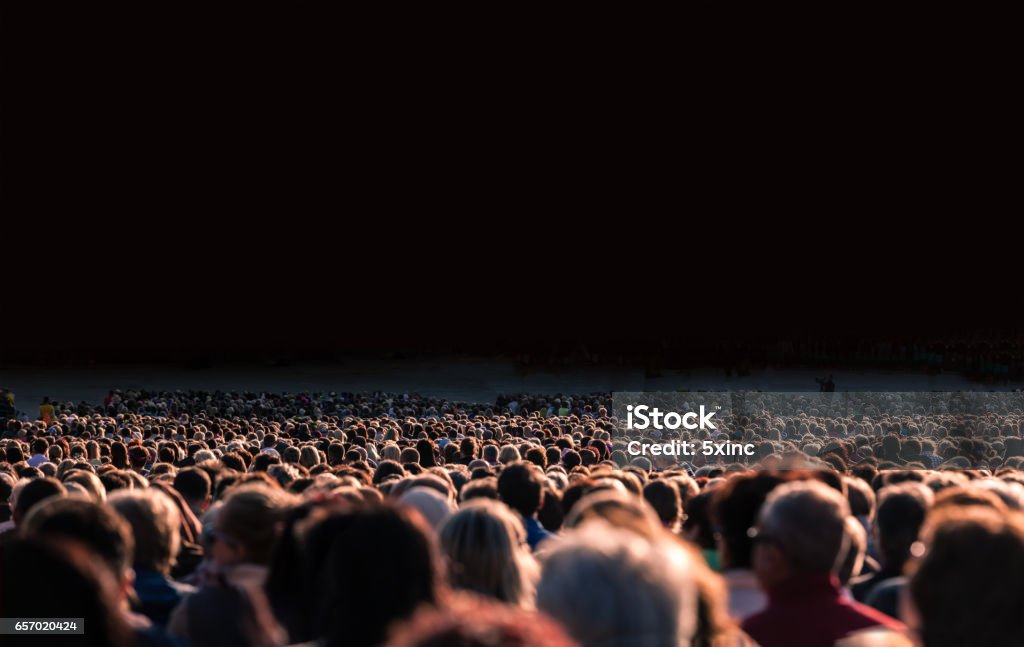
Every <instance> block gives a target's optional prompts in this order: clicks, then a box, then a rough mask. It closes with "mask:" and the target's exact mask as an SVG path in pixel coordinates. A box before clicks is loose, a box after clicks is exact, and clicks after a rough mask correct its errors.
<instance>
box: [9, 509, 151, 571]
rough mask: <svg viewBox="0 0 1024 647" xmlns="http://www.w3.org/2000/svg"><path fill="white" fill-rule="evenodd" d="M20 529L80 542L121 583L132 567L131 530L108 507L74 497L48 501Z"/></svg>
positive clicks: (33, 511)
mask: <svg viewBox="0 0 1024 647" xmlns="http://www.w3.org/2000/svg"><path fill="white" fill-rule="evenodd" d="M20 529H21V532H22V533H24V534H25V535H36V536H44V537H53V538H60V539H70V540H74V541H78V542H81V543H82V544H84V545H85V546H86V547H88V548H89V549H90V550H92V551H93V552H94V553H96V554H97V555H98V556H100V557H101V558H102V559H103V561H104V562H105V563H106V564H107V566H108V567H109V568H110V571H111V573H113V574H114V576H115V577H116V578H117V580H118V581H121V580H123V579H124V578H126V577H127V574H128V570H129V569H130V568H131V565H132V554H133V550H134V541H133V540H132V535H131V529H130V528H129V526H128V524H127V523H126V522H125V520H124V519H123V518H122V517H121V516H120V515H118V514H117V513H116V512H114V510H113V509H111V508H110V506H108V505H106V504H102V503H93V502H92V501H88V500H85V499H80V498H71V497H67V498H54V499H49V500H47V501H44V502H43V503H40V504H39V505H38V506H36V507H35V508H33V509H32V512H31V513H30V514H29V515H28V516H27V517H25V520H24V523H23V524H22V525H21V526H20Z"/></svg>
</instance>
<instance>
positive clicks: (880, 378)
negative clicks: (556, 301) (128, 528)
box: [0, 359, 1024, 413]
mask: <svg viewBox="0 0 1024 647" xmlns="http://www.w3.org/2000/svg"><path fill="white" fill-rule="evenodd" d="M825 373H826V371H824V370H821V369H818V370H812V369H787V370H766V371H759V372H755V373H753V374H752V375H750V376H747V377H743V378H737V377H733V378H726V377H725V375H724V373H723V372H722V371H721V369H707V370H694V371H685V372H683V371H667V372H665V374H664V375H663V376H661V377H658V378H649V377H645V376H644V372H643V370H642V369H639V368H614V369H608V368H600V369H597V368H587V367H584V368H569V369H558V370H538V369H534V370H530V371H524V370H522V369H521V368H519V367H517V366H516V365H515V364H513V363H510V362H501V361H495V360H492V359H479V360H473V359H458V360H448V361H424V360H411V361H397V360H393V361H385V362H381V361H347V362H344V363H336V364H306V365H296V366H290V367H272V366H255V367H254V366H246V367H230V366H223V367H214V368H208V369H198V370H188V369H179V368H169V367H166V366H161V367H145V366H101V367H79V368H70V369H59V370H57V369H47V368H40V367H32V368H23V369H18V368H0V386H6V387H9V388H11V389H13V390H14V393H15V394H16V396H17V403H18V408H19V409H21V410H23V411H29V412H31V413H34V412H35V407H36V406H37V405H38V403H39V402H40V401H41V400H42V398H43V396H50V397H51V398H57V399H60V400H62V401H67V400H73V401H76V402H77V401H79V400H87V401H90V402H98V401H100V400H102V399H103V397H104V396H105V395H106V393H107V391H108V390H109V389H111V388H149V389H161V390H163V389H168V390H174V389H203V390H214V389H222V390H253V391H261V390H268V391H289V392H298V391H374V390H385V391H396V392H403V391H418V392H420V393H422V394H425V395H433V396H436V397H445V398H450V399H453V400H462V401H470V402H493V401H494V398H495V396H496V395H497V394H499V393H508V392H524V391H526V392H534V393H590V392H595V391H675V390H677V389H687V388H689V389H706V390H719V391H728V390H749V389H760V390H764V391H817V390H818V386H817V384H816V383H815V381H814V378H815V377H816V376H819V375H824V374H825ZM831 373H832V374H833V376H834V379H835V383H836V387H837V389H838V390H840V391H959V390H990V389H991V388H992V387H988V386H984V385H979V384H976V383H973V382H970V381H968V380H966V379H964V378H963V377H961V376H958V375H939V376H928V375H926V374H924V373H923V372H922V373H917V372H898V371H893V372H889V371H858V372H854V371H839V370H836V371H831ZM1001 388H1002V389H1006V388H1024V384H1011V385H1008V386H1006V387H1001Z"/></svg>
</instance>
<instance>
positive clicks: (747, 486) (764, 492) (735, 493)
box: [710, 472, 783, 568]
mask: <svg viewBox="0 0 1024 647" xmlns="http://www.w3.org/2000/svg"><path fill="white" fill-rule="evenodd" d="M782 482H783V478H782V477H781V476H779V475H778V474H772V473H767V472H760V473H754V474H739V475H736V476H733V477H731V478H729V479H728V480H726V482H725V484H724V485H722V487H719V488H718V489H716V490H715V491H714V494H713V495H712V499H711V509H710V514H711V519H712V520H713V523H714V525H715V526H717V527H718V539H719V541H718V543H719V548H720V550H721V559H722V565H723V566H725V567H726V568H750V566H751V549H752V548H753V543H752V539H751V536H750V532H749V531H750V529H751V528H752V527H753V526H754V525H755V524H756V522H757V515H758V513H759V512H760V511H761V506H762V505H764V501H765V499H766V498H767V497H768V494H769V493H770V492H771V491H772V490H774V489H775V488H776V487H778V486H779V485H780V484H781V483H782Z"/></svg>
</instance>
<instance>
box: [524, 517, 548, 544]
mask: <svg viewBox="0 0 1024 647" xmlns="http://www.w3.org/2000/svg"><path fill="white" fill-rule="evenodd" d="M523 525H524V526H526V543H528V544H530V550H533V551H535V550H537V546H538V545H539V544H540V543H541V542H542V541H544V540H545V539H547V538H549V537H551V533H550V532H548V531H547V530H545V529H544V526H542V525H541V524H540V522H539V521H537V519H536V518H534V517H523Z"/></svg>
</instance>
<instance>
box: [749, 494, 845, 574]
mask: <svg viewBox="0 0 1024 647" xmlns="http://www.w3.org/2000/svg"><path fill="white" fill-rule="evenodd" d="M849 513H850V508H849V504H848V503H847V502H846V498H845V497H843V495H842V494H840V493H839V492H837V491H836V490H835V489H833V488H831V487H829V486H827V485H825V484H824V483H822V482H820V481H816V480H811V481H797V482H794V483H785V484H783V485H780V486H778V487H777V488H775V489H774V490H772V492H771V493H770V494H769V495H768V497H767V499H765V503H764V506H763V507H762V508H761V512H760V515H759V521H758V526H757V537H756V539H757V541H759V542H767V543H769V544H772V545H774V546H776V547H777V548H778V549H779V550H780V551H781V553H782V555H783V556H784V557H785V560H786V564H785V565H786V567H787V568H788V570H789V571H791V572H795V573H829V572H832V571H834V570H837V569H838V566H839V564H838V561H839V560H840V559H841V558H842V557H844V556H845V555H846V552H845V551H844V550H843V548H844V544H845V541H844V537H845V535H846V517H847V516H849ZM754 566H755V570H757V568H758V564H757V560H756V559H755V563H754Z"/></svg>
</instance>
